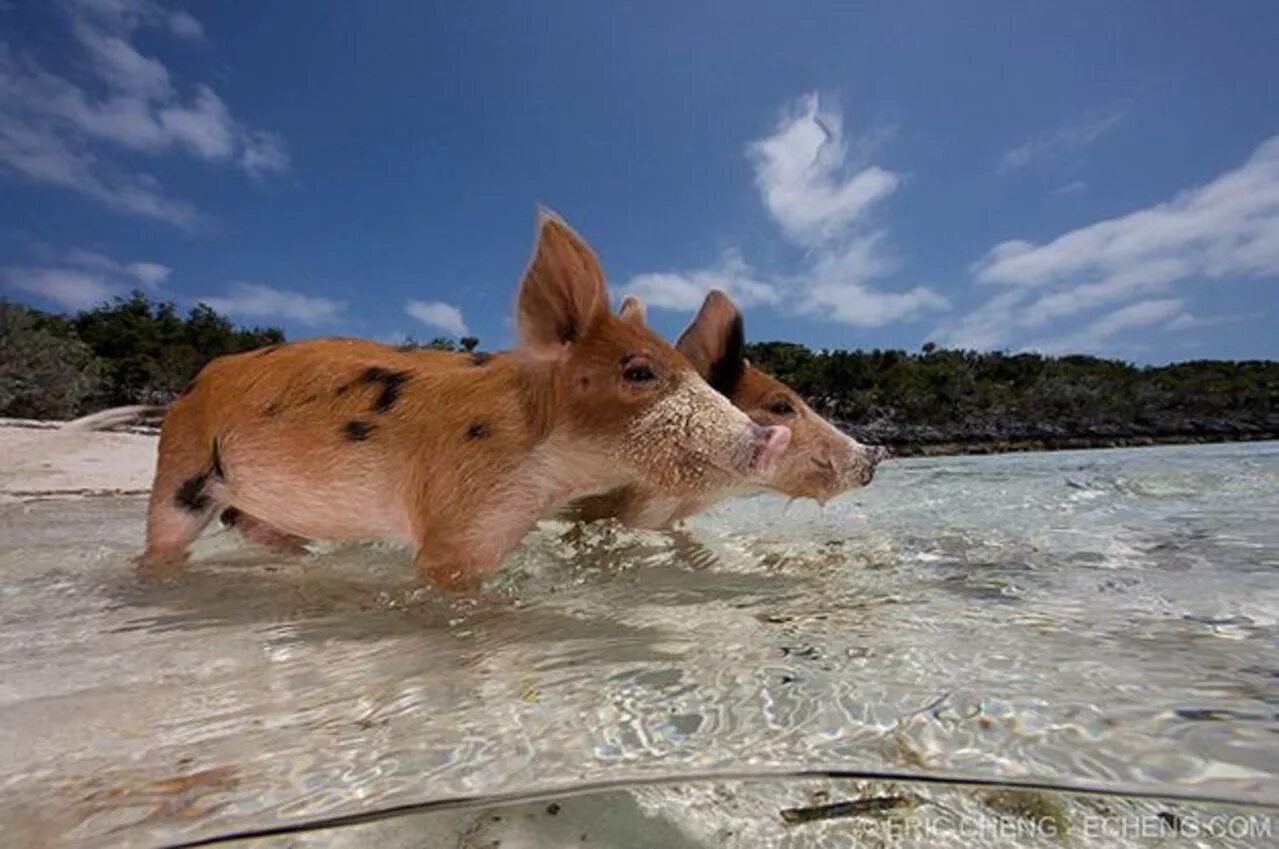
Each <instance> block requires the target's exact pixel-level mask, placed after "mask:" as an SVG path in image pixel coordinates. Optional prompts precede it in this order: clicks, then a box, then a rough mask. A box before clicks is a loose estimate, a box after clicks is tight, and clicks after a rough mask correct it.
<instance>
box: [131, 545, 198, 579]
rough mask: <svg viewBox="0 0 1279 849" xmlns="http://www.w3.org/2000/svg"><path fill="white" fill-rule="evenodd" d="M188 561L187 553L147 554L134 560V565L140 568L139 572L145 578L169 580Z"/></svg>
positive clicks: (140, 555)
mask: <svg viewBox="0 0 1279 849" xmlns="http://www.w3.org/2000/svg"><path fill="white" fill-rule="evenodd" d="M186 560H187V554H186V552H185V551H181V552H170V553H165V554H157V553H154V552H145V553H143V554H139V555H138V556H137V557H135V558H133V565H134V566H136V567H138V572H139V573H140V574H141V575H143V576H144V577H147V578H168V577H172V576H173V575H176V574H177V573H178V572H179V571H180V570H181V569H182V564H184V563H186Z"/></svg>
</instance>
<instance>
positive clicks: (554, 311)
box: [515, 208, 608, 356]
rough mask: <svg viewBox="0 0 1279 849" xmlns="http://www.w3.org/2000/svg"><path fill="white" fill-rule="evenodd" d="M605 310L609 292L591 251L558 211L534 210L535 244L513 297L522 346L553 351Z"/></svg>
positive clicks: (568, 342) (563, 347) (573, 339)
mask: <svg viewBox="0 0 1279 849" xmlns="http://www.w3.org/2000/svg"><path fill="white" fill-rule="evenodd" d="M605 315H608V293H607V292H606V291H605V290H604V272H603V271H601V270H600V264H599V260H597V259H596V258H595V253H594V251H592V250H591V249H590V246H588V245H587V244H586V242H585V240H583V239H582V237H581V236H579V235H577V233H575V232H573V228H571V227H569V226H568V225H567V224H565V223H564V221H563V219H561V218H560V217H559V216H558V215H556V214H555V213H553V212H551V211H550V210H548V209H544V208H543V209H539V210H538V215H537V243H536V244H535V245H534V246H533V256H532V258H531V259H530V260H529V263H528V268H526V269H525V271H524V279H523V280H521V281H520V288H519V293H518V294H517V295H516V297H515V321H516V324H517V326H518V328H519V336H520V345H521V347H523V348H526V349H530V350H533V351H536V352H537V353H539V354H543V355H549V356H558V355H559V354H561V353H562V352H563V351H565V350H566V349H567V347H568V346H569V345H571V344H573V343H574V342H576V341H577V339H578V338H579V337H580V336H582V335H583V334H584V333H586V332H587V330H588V329H589V328H590V327H591V325H593V324H594V323H595V322H596V321H599V320H600V318H601V317H602V316H605Z"/></svg>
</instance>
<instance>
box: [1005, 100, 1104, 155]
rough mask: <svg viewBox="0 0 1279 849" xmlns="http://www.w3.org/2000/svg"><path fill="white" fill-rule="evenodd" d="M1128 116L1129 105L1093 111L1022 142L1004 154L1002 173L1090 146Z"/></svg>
mask: <svg viewBox="0 0 1279 849" xmlns="http://www.w3.org/2000/svg"><path fill="white" fill-rule="evenodd" d="M1127 114H1128V105H1127V104H1124V105H1122V106H1116V107H1112V108H1110V109H1107V110H1104V111H1094V112H1091V113H1088V114H1086V115H1083V116H1082V117H1080V118H1079V119H1078V120H1076V121H1074V122H1072V123H1070V124H1067V125H1066V126H1064V127H1062V128H1061V129H1059V130H1057V131H1056V132H1054V133H1049V134H1048V135H1044V136H1039V137H1037V138H1033V139H1030V140H1029V141H1026V142H1023V143H1022V144H1019V145H1017V146H1016V147H1014V148H1012V149H1011V150H1008V151H1007V152H1005V153H1004V155H1003V157H1002V158H1001V159H1000V160H999V170H1000V171H1017V170H1019V169H1021V168H1025V167H1026V166H1027V165H1029V164H1030V163H1032V162H1034V161H1035V160H1039V159H1052V158H1057V157H1060V156H1062V155H1064V154H1067V153H1070V152H1072V151H1076V150H1079V149H1081V148H1084V147H1087V146H1088V145H1090V144H1092V143H1093V142H1095V141H1097V140H1098V139H1099V138H1101V137H1102V136H1104V135H1105V134H1106V133H1108V132H1110V131H1111V130H1113V129H1114V128H1115V127H1117V126H1119V124H1120V123H1122V121H1123V120H1124V117H1125V116H1126V115H1127Z"/></svg>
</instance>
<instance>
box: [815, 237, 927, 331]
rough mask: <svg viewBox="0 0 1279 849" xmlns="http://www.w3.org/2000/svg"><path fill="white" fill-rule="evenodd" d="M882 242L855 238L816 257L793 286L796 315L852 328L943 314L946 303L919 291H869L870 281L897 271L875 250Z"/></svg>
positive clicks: (887, 258) (867, 238)
mask: <svg viewBox="0 0 1279 849" xmlns="http://www.w3.org/2000/svg"><path fill="white" fill-rule="evenodd" d="M882 238H883V236H882V234H878V233H876V234H872V235H870V236H864V237H859V238H857V239H853V240H852V241H850V242H849V243H848V244H846V245H844V246H842V247H841V248H840V249H839V250H838V251H830V252H828V253H824V254H821V255H819V256H818V257H817V259H816V261H815V262H814V263H813V265H812V267H811V268H810V269H809V270H808V273H807V276H806V277H805V278H803V279H801V280H800V281H799V285H798V286H797V287H796V289H797V290H798V296H799V299H800V300H799V308H800V311H801V312H804V313H807V314H811V315H815V316H819V317H823V318H826V319H828V320H830V321H837V322H839V323H841V324H849V325H852V326H854V327H881V326H883V325H885V324H892V323H894V322H897V321H905V320H908V319H911V318H914V317H916V316H918V315H920V314H922V313H925V312H932V311H940V310H945V309H947V308H948V307H949V306H950V304H949V302H948V301H947V300H946V299H945V298H944V297H942V296H941V295H940V294H938V293H937V292H934V291H933V290H932V289H929V288H926V287H924V286H916V287H915V288H913V289H910V290H909V291H906V292H886V291H881V290H878V289H874V288H872V287H871V285H870V282H871V281H872V280H874V279H875V278H876V277H879V276H881V275H883V274H887V273H889V272H891V271H893V270H894V269H895V268H896V266H897V262H896V261H895V260H893V259H890V258H889V257H887V256H886V255H885V254H884V252H883V250H882V249H881V247H880V243H881V241H882Z"/></svg>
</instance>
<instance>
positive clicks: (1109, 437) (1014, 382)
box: [0, 292, 1279, 453]
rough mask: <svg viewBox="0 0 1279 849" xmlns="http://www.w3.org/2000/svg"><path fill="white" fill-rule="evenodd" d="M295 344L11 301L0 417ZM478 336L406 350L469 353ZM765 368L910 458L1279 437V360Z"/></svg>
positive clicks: (108, 399) (143, 391) (263, 331)
mask: <svg viewBox="0 0 1279 849" xmlns="http://www.w3.org/2000/svg"><path fill="white" fill-rule="evenodd" d="M283 340H284V334H283V332H282V331H281V330H279V329H278V328H257V327H255V328H241V327H235V326H234V325H232V323H231V322H230V321H229V320H227V319H226V318H224V317H223V316H220V315H218V314H217V313H216V312H214V311H213V310H212V309H210V308H209V307H207V306H204V305H203V304H201V305H198V306H196V307H195V308H194V309H192V310H191V311H190V312H188V313H187V314H186V316H185V317H184V316H180V315H179V314H178V312H177V310H176V308H175V307H174V305H173V304H172V303H167V302H156V301H152V300H150V299H149V298H148V297H147V296H146V295H145V294H143V293H141V292H135V293H134V294H133V295H132V296H131V297H129V298H125V299H116V300H115V301H114V302H112V303H110V304H104V305H103V306H100V307H97V308H95V309H91V310H86V311H83V312H80V313H77V314H75V315H69V316H64V315H53V314H50V313H45V312H41V311H39V310H35V309H32V308H30V307H27V306H23V305H20V304H15V303H9V302H3V301H0V415H3V416H15V417H23V418H68V417H71V416H75V415H80V414H84V413H87V412H91V411H93V410H96V409H100V408H102V407H110V406H115V405H120V404H138V403H145V404H157V403H159V404H162V403H165V402H167V401H168V400H169V399H171V398H172V397H173V396H174V395H175V394H177V393H178V392H180V391H181V390H182V388H183V387H185V386H186V384H187V383H188V382H189V381H190V380H191V378H192V377H194V376H195V373H196V372H197V371H199V370H200V368H201V367H202V366H203V365H204V364H205V363H207V362H208V361H209V360H211V359H213V358H214V357H219V356H222V355H223V354H230V353H235V352H238V351H247V350H250V349H252V348H257V347H261V346H264V345H272V344H276V343H278V342H281V341H283ZM478 344H479V340H478V339H476V338H475V337H473V336H468V337H464V338H462V339H459V340H453V339H449V338H444V337H441V338H437V339H434V340H432V341H430V342H427V343H417V342H408V343H406V344H405V345H404V346H402V347H405V348H408V349H412V348H428V347H429V348H438V349H444V350H459V349H460V350H466V351H469V350H472V349H474V348H475V347H476V346H477V345H478ZM749 356H750V359H751V361H752V362H753V363H755V364H756V365H758V366H760V367H761V368H763V369H764V370H765V371H768V372H770V373H771V374H773V375H775V376H776V377H778V378H780V379H781V380H784V381H785V382H787V383H789V384H790V385H791V386H793V387H795V389H797V390H798V391H799V392H800V393H801V394H802V395H804V396H805V397H806V398H808V399H809V402H810V403H811V404H812V405H813V406H814V407H815V408H816V409H817V410H818V411H819V412H821V413H822V414H823V415H825V416H827V417H828V418H830V419H831V420H833V421H835V422H836V423H837V424H839V425H840V426H842V427H844V428H846V429H848V430H849V431H851V432H853V433H855V434H857V435H858V436H859V437H860V438H862V439H864V440H866V441H868V442H874V443H878V444H886V445H891V446H894V447H895V448H897V449H898V450H899V451H900V452H902V453H920V452H923V453H942V452H952V451H989V450H1008V449H1014V448H1051V447H1071V446H1079V447H1085V446H1093V445H1115V444H1125V443H1143V442H1155V441H1165V440H1168V441H1172V440H1175V441H1184V440H1221V439H1260V438H1279V362H1272V361H1246V362H1225V361H1212V360H1199V361H1194V362H1185V363H1176V364H1173V365H1168V366H1159V367H1153V366H1148V367H1139V366H1133V365H1130V364H1128V363H1123V362H1119V361H1116V360H1104V359H1098V358H1096V357H1086V356H1067V357H1045V356H1041V355H1039V354H1008V353H1003V352H990V353H978V352H975V351H951V350H944V349H938V348H937V347H936V346H934V345H932V344H928V345H925V346H924V348H923V349H922V350H921V351H920V352H919V353H918V354H911V353H908V352H906V351H878V350H876V351H811V350H809V349H808V348H805V347H804V346H803V345H797V344H794V343H791V342H764V343H760V344H755V345H751V346H749Z"/></svg>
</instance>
